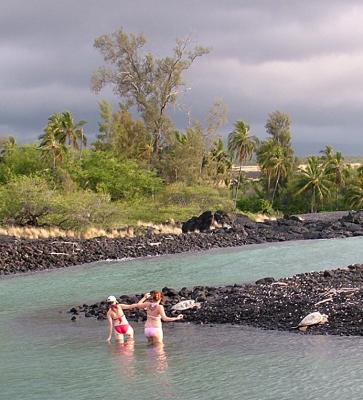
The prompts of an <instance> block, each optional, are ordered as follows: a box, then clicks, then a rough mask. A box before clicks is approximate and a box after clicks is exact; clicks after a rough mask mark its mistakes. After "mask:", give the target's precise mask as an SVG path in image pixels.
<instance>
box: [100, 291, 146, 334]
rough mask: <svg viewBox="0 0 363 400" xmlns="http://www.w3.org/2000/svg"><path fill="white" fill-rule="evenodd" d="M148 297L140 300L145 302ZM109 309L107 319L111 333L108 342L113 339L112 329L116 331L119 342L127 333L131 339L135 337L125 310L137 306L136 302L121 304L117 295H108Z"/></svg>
mask: <svg viewBox="0 0 363 400" xmlns="http://www.w3.org/2000/svg"><path fill="white" fill-rule="evenodd" d="M145 300H146V297H144V298H142V299H141V300H140V302H144V301H145ZM107 304H108V311H107V320H108V325H109V334H108V338H107V342H110V341H111V337H112V331H114V332H115V338H116V341H118V342H123V341H124V336H125V335H126V336H127V337H128V338H129V339H133V338H134V330H133V329H132V326H131V325H130V324H129V322H128V321H127V319H126V316H125V313H124V312H123V310H130V309H131V308H135V304H132V305H130V304H120V303H119V302H118V301H117V299H116V297H115V296H108V297H107Z"/></svg>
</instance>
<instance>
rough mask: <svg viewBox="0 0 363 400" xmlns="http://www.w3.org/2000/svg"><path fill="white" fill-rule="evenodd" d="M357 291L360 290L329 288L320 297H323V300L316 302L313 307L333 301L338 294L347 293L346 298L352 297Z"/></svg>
mask: <svg viewBox="0 0 363 400" xmlns="http://www.w3.org/2000/svg"><path fill="white" fill-rule="evenodd" d="M359 290H360V288H356V287H355V288H340V289H335V288H331V289H329V290H327V291H326V292H324V293H323V294H322V297H324V298H323V300H320V301H318V302H317V303H315V304H314V305H315V306H317V305H319V304H323V303H327V302H329V301H333V297H334V296H336V295H338V294H340V293H348V296H349V297H351V296H353V295H354V293H356V292H358V291H359Z"/></svg>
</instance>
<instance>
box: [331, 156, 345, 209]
mask: <svg viewBox="0 0 363 400" xmlns="http://www.w3.org/2000/svg"><path fill="white" fill-rule="evenodd" d="M326 171H327V173H328V174H329V175H331V177H332V180H333V182H334V184H335V196H336V197H335V208H336V209H338V196H339V193H340V192H341V191H342V189H343V187H344V185H345V182H346V180H347V178H348V176H349V168H348V166H347V164H346V163H345V162H344V157H343V156H342V153H340V152H339V151H337V152H336V153H335V155H333V156H332V157H331V158H330V160H329V162H328V163H327V165H326Z"/></svg>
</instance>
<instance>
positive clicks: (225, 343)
mask: <svg viewBox="0 0 363 400" xmlns="http://www.w3.org/2000/svg"><path fill="white" fill-rule="evenodd" d="M362 244H363V238H352V239H341V240H327V241H303V242H287V243H279V244H270V245H258V246H245V247H242V248H233V249H222V250H211V251H207V252H201V253H189V254H179V255H174V256H163V257H156V258H145V259H139V260H132V261H126V262H102V263H95V264H92V265H87V266H77V267H70V268H65V269H61V270H53V271H49V272H41V273H35V274H29V275H24V276H20V275H19V276H14V277H11V278H5V279H2V280H0V343H1V347H0V359H1V363H0V387H1V391H0V398H1V399H3V398H4V399H12V400H20V399H21V400H23V399H29V400H33V399H34V400H38V399H39V400H43V399H44V400H45V399H47V400H53V399H54V400H58V399H62V400H64V399H72V400H81V399H82V400H83V399H87V400H89V399H106V398H110V397H114V396H118V397H120V398H127V397H128V398H132V399H136V400H138V399H144V398H148V399H160V398H163V399H164V398H166V399H168V398H170V399H179V398H180V399H182V398H183V399H225V398H231V399H232V398H245V399H252V400H254V399H256V400H257V399H266V400H267V399H292V398H294V397H295V396H299V397H302V398H304V399H316V398H319V399H332V400H334V399H339V400H345V399H353V400H355V399H357V400H358V399H361V398H362V395H361V393H363V383H362V379H361V376H362V370H363V339H362V338H360V337H349V338H348V337H327V336H308V335H301V334H291V333H283V332H276V331H262V330H258V329H253V328H249V327H240V326H196V325H191V324H188V323H185V322H184V323H175V324H164V331H165V346H164V348H163V349H154V348H150V347H148V346H147V345H146V343H145V340H144V338H143V335H142V328H143V327H142V324H133V325H134V328H135V331H136V343H135V346H131V345H126V346H123V345H121V346H120V345H116V344H112V345H107V344H106V343H105V338H106V336H107V331H106V324H105V322H101V321H95V320H88V319H82V320H80V321H77V322H76V323H72V322H71V321H70V315H69V314H67V313H66V312H65V311H66V310H68V309H69V307H70V306H72V305H75V304H82V303H83V302H90V301H98V300H100V299H102V298H104V297H106V296H107V295H109V294H116V295H119V294H122V293H135V292H138V293H142V292H145V291H147V290H150V289H152V288H161V287H163V286H171V287H177V288H180V287H183V286H192V285H197V284H209V285H212V284H214V285H218V284H225V283H235V282H246V281H254V280H256V279H258V278H261V277H264V276H274V277H275V278H278V277H283V276H290V275H294V274H296V273H299V272H306V271H313V270H322V269H326V268H335V267H338V266H345V265H348V264H350V263H354V262H362V261H363V246H362ZM15 312H16V313H15Z"/></svg>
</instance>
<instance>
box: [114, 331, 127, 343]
mask: <svg viewBox="0 0 363 400" xmlns="http://www.w3.org/2000/svg"><path fill="white" fill-rule="evenodd" d="M115 340H116V342H118V343H124V341H125V337H124V335H122V334H121V333H118V332H115Z"/></svg>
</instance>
